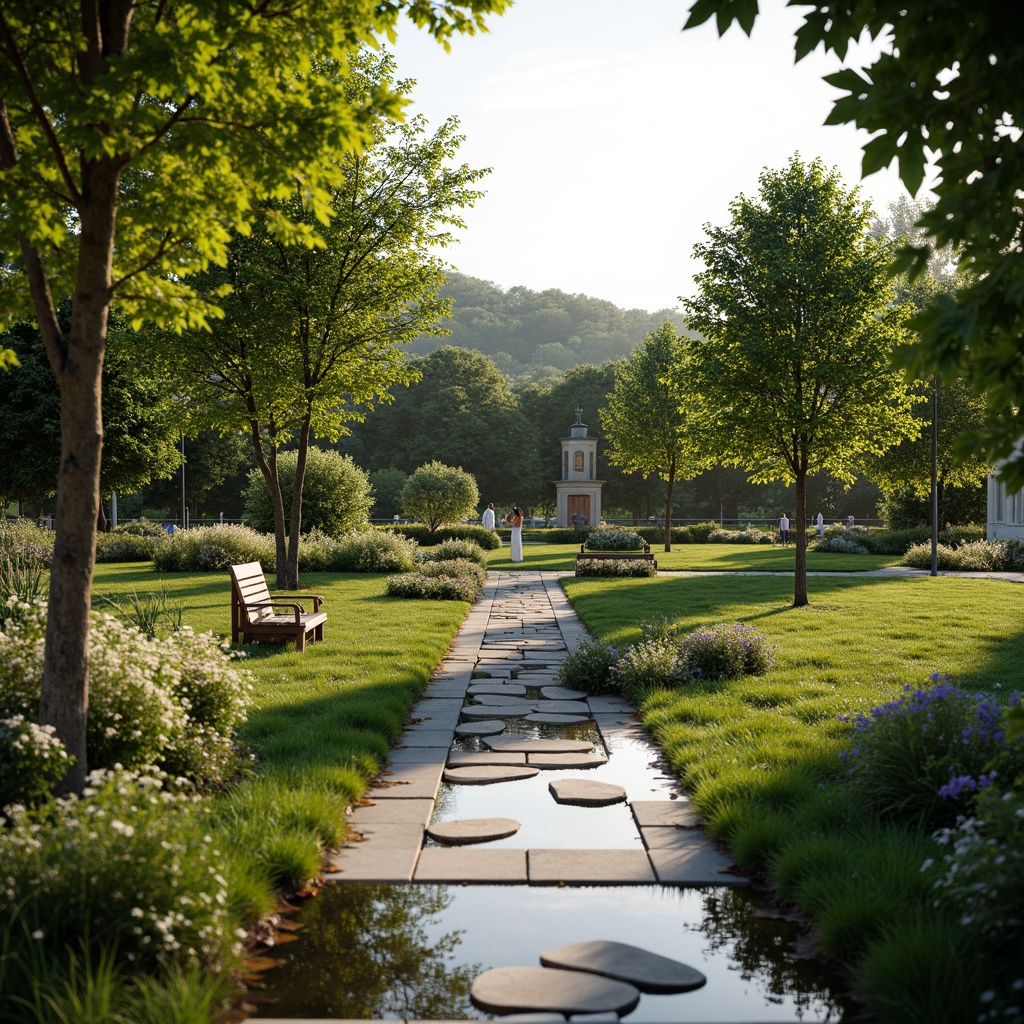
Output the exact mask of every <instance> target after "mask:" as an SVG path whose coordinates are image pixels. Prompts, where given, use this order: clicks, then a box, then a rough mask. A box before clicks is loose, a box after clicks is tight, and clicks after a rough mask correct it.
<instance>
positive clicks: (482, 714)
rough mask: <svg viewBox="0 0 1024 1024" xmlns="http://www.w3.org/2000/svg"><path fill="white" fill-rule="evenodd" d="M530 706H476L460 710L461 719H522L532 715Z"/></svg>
mask: <svg viewBox="0 0 1024 1024" xmlns="http://www.w3.org/2000/svg"><path fill="white" fill-rule="evenodd" d="M532 708H533V705H532V704H527V703H523V704H520V705H518V706H515V705H510V704H478V705H476V706H475V707H473V706H472V705H471V706H470V707H468V708H463V709H462V717H463V718H472V719H477V718H482V719H488V720H489V719H492V718H522V717H523V716H524V715H529V714H531V713H532V711H531V709H532Z"/></svg>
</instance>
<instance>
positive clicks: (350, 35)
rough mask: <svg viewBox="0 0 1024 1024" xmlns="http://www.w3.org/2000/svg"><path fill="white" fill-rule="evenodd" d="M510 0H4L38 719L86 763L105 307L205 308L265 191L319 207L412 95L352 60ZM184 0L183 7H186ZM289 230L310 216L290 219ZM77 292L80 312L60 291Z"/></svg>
mask: <svg viewBox="0 0 1024 1024" xmlns="http://www.w3.org/2000/svg"><path fill="white" fill-rule="evenodd" d="M504 6H505V0H439V2H435V0H393V2H389V3H383V4H382V3H377V2H375V0H287V2H284V0H269V2H266V3H260V4H255V5H250V4H235V3H231V2H229V0H215V2H214V3H212V4H209V5H206V6H205V7H204V11H205V15H204V16H200V14H199V12H197V10H196V9H195V8H189V7H185V6H183V5H181V4H179V3H177V2H175V0H169V2H162V3H152V4H139V3H137V2H135V0H53V2H50V3H36V2H35V0H4V2H3V4H2V6H0V183H2V187H0V195H2V196H3V197H4V198H3V201H2V203H0V310H2V311H3V313H4V314H5V315H7V316H11V315H12V314H13V316H14V317H15V318H17V317H23V316H25V315H26V314H27V312H28V311H29V310H31V311H32V313H33V314H34V315H35V317H36V320H37V322H38V324H39V328H40V332H41V334H42V340H43V346H44V348H45V350H46V355H47V359H48V361H49V363H50V368H51V369H52V370H53V373H54V375H55V376H56V378H57V380H58V383H59V385H60V392H61V458H60V471H59V477H58V484H57V507H56V510H57V537H56V541H55V551H54V559H53V569H52V571H51V575H50V600H49V614H48V624H47V632H46V653H45V668H44V673H43V683H42V701H41V706H40V719H41V721H42V722H43V723H45V724H51V725H54V726H55V727H56V734H57V736H58V737H59V738H60V739H61V740H62V741H63V742H64V744H65V745H66V747H67V749H68V752H69V753H70V754H72V755H73V756H74V758H75V763H74V767H73V768H72V769H71V770H70V772H69V774H68V776H67V777H66V779H65V781H64V783H62V786H63V788H79V789H80V788H81V787H82V785H84V782H85V775H86V771H87V769H88V765H87V763H86V756H85V722H86V710H87V705H88V693H89V688H88V649H89V608H90V589H91V584H92V565H93V557H94V553H95V547H96V522H97V513H98V508H99V501H100V453H101V448H102V442H103V420H102V412H101V401H100V394H101V389H102V384H101V373H102V367H103V358H104V351H105V346H106V334H107V321H108V317H109V314H110V308H111V304H112V303H113V302H114V301H115V299H116V300H117V301H118V302H119V303H121V305H122V306H123V307H124V308H125V309H126V311H127V312H128V315H129V316H131V317H133V318H135V319H136V320H137V321H141V320H143V319H145V318H152V319H154V320H157V321H164V322H167V323H175V324H177V325H196V324H201V323H202V322H204V320H205V319H206V318H207V317H208V316H210V315H215V314H216V306H215V305H204V304H202V303H197V302H195V301H193V297H194V296H193V293H192V291H191V289H190V288H189V287H188V284H187V278H188V276H189V275H190V274H191V273H193V272H195V271H197V270H202V269H204V268H205V267H206V266H207V265H208V263H209V262H210V261H211V260H212V261H214V262H217V263H222V262H224V260H225V259H226V255H227V243H228V240H229V238H230V236H231V233H232V232H234V231H239V230H246V229H247V228H248V226H249V225H250V224H251V223H252V222H253V221H254V219H256V216H257V214H256V210H255V203H254V199H255V200H262V199H265V198H269V197H274V196H281V195H282V194H283V193H284V192H285V191H290V190H291V189H292V188H293V187H294V185H295V181H296V179H298V180H299V181H301V183H302V187H303V189H304V192H305V194H306V195H307V196H308V198H309V203H310V204H311V205H313V206H314V207H315V208H316V210H317V212H318V213H319V215H320V217H321V219H322V221H323V222H326V221H327V220H328V219H329V218H330V216H331V212H332V211H331V209H330V203H329V194H328V192H327V189H326V185H327V184H328V182H330V181H331V180H333V175H334V173H335V170H336V155H337V153H338V152H339V151H347V150H354V149H358V148H359V147H360V146H361V145H362V144H363V142H364V141H366V140H367V138H368V137H369V132H370V130H371V127H372V124H373V122H374V120H375V118H376V117H377V116H380V115H395V114H397V113H398V111H399V108H400V98H399V97H398V96H397V95H396V93H395V91H394V90H393V89H391V88H388V87H387V86H385V85H381V86H380V87H379V88H374V89H372V90H371V91H369V92H367V93H366V94H365V95H363V96H361V97H358V98H357V99H355V100H354V99H353V97H352V95H351V91H350V89H349V86H348V76H347V75H346V74H345V73H344V72H345V70H346V66H347V63H348V58H349V56H350V54H351V53H353V52H354V51H355V50H356V49H357V48H358V47H359V46H361V45H362V44H364V43H369V44H375V43H376V41H377V38H378V37H379V36H380V35H387V34H390V33H393V31H394V26H395V24H396V22H397V20H398V17H399V15H400V13H401V12H402V11H403V10H405V11H406V12H407V13H408V15H409V16H410V17H411V18H412V20H413V21H414V22H416V23H417V24H418V25H421V26H425V27H426V28H428V29H429V30H430V31H431V32H432V33H433V35H434V36H435V37H436V38H438V39H439V40H441V41H442V42H446V41H447V39H448V38H449V37H450V36H451V35H452V34H453V32H456V31H469V32H472V31H473V30H474V29H475V28H478V27H482V19H483V15H484V14H485V13H486V12H487V11H501V10H502V9H503V8H504ZM179 7H180V8H181V9H180V10H179ZM274 229H275V231H276V232H277V233H278V234H279V235H280V237H281V238H282V239H285V240H288V239H291V240H294V239H296V238H307V239H308V240H309V241H311V242H312V241H314V237H313V236H311V234H310V232H309V231H308V229H305V230H298V229H295V228H293V227H292V226H290V224H289V221H288V218H287V215H286V213H282V215H281V216H280V217H279V218H278V219H277V220H276V222H275V224H274ZM65 295H70V296H71V298H72V300H73V313H72V317H71V323H70V326H69V327H68V328H67V329H66V330H65V329H64V328H63V327H62V326H61V325H60V323H59V320H58V317H57V303H58V302H59V301H60V300H61V298H62V297H63V296H65Z"/></svg>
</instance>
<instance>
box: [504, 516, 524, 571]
mask: <svg viewBox="0 0 1024 1024" xmlns="http://www.w3.org/2000/svg"><path fill="white" fill-rule="evenodd" d="M504 522H505V525H506V526H511V527H512V543H511V544H510V545H509V553H508V557H509V558H510V559H511V560H512V561H513V562H521V561H522V560H523V512H522V509H520V507H519V506H518V505H514V506H513V507H512V511H511V512H509V513H508V515H506V516H505V519H504Z"/></svg>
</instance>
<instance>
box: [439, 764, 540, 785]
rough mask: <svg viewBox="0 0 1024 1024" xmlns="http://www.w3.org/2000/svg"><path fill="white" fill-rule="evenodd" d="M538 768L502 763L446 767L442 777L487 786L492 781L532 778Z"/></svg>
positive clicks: (465, 783) (445, 779)
mask: <svg viewBox="0 0 1024 1024" xmlns="http://www.w3.org/2000/svg"><path fill="white" fill-rule="evenodd" d="M538 772H539V769H538V768H531V767H529V766H526V767H522V768H513V767H506V766H505V765H500V764H484V765H480V766H479V767H473V768H445V770H444V775H443V776H442V778H443V779H444V781H445V782H461V783H463V784H464V785H467V786H486V785H489V784H490V783H492V782H518V781H519V779H532V778H533V777H534V775H536V774H538Z"/></svg>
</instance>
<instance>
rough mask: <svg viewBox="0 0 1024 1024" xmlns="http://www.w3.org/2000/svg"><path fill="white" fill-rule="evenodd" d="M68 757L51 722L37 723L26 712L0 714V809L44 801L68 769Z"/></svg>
mask: <svg viewBox="0 0 1024 1024" xmlns="http://www.w3.org/2000/svg"><path fill="white" fill-rule="evenodd" d="M67 759H68V753H67V751H66V750H65V749H64V744H63V743H61V741H60V740H59V739H57V737H56V736H55V735H54V728H53V726H52V725H36V724H35V723H34V722H32V721H31V720H29V719H26V718H25V716H24V715H14V716H13V717H11V718H0V810H2V809H3V808H5V807H8V806H10V805H11V804H23V805H26V806H34V805H37V804H41V803H45V802H46V801H47V800H48V799H49V798H50V793H51V792H52V789H53V786H54V785H55V784H56V783H57V782H58V781H59V780H60V779H61V777H62V776H63V775H64V773H65V772H66V771H67V763H66V762H67Z"/></svg>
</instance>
